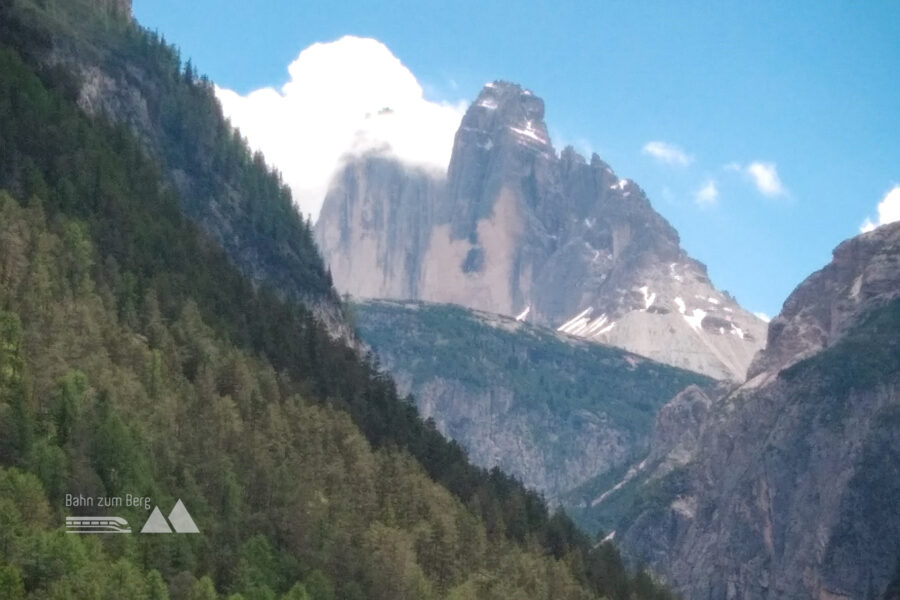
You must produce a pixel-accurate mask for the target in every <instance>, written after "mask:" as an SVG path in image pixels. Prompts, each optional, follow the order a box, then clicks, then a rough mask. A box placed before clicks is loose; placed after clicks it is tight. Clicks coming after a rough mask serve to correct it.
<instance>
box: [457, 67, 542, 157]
mask: <svg viewBox="0 0 900 600" xmlns="http://www.w3.org/2000/svg"><path fill="white" fill-rule="evenodd" d="M467 132H468V133H474V134H475V136H476V137H478V136H479V135H480V136H485V135H486V136H489V139H491V140H492V144H491V145H492V146H493V145H496V144H497V143H498V142H499V141H500V139H501V138H502V137H504V136H506V137H508V138H509V139H511V140H513V141H519V142H521V143H524V144H526V145H533V146H547V147H550V136H549V135H548V134H547V126H546V124H545V123H544V101H543V100H542V99H541V98H539V97H538V96H535V95H534V93H533V92H532V91H531V90H528V89H525V88H523V87H522V86H521V85H519V84H517V83H512V82H508V81H500V80H498V81H493V82H488V83H486V84H485V85H484V87H483V88H482V89H481V92H480V93H479V94H478V97H477V98H476V99H475V102H473V103H472V104H471V106H469V109H468V110H467V111H466V114H465V116H464V117H463V120H462V124H461V126H460V133H463V134H465V133H467Z"/></svg>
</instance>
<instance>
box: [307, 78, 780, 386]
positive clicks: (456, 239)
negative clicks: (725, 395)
mask: <svg viewBox="0 0 900 600" xmlns="http://www.w3.org/2000/svg"><path fill="white" fill-rule="evenodd" d="M316 236H317V241H318V242H319V245H320V248H321V250H322V252H323V255H324V258H325V260H326V262H327V263H328V264H329V265H330V268H331V270H332V273H333V276H334V281H335V285H336V286H337V288H338V289H339V290H341V291H342V292H346V293H349V294H351V295H353V296H356V297H361V298H395V299H420V300H428V301H433V302H449V303H454V304H459V305H462V306H466V307H469V308H474V309H478V310H483V311H488V312H493V313H498V314H502V315H507V316H513V317H519V318H522V319H526V320H528V321H530V322H533V323H536V324H540V325H544V326H550V327H553V328H558V329H559V330H560V331H561V332H562V333H565V334H568V335H572V336H577V337H582V338H587V339H590V340H594V341H600V342H605V343H609V344H613V345H616V346H619V347H622V348H624V349H627V350H630V351H632V352H635V353H638V354H641V355H643V356H647V357H649V358H652V359H654V360H657V361H660V362H663V363H667V364H670V365H673V366H678V367H682V368H687V369H690V370H693V371H696V372H699V373H704V374H707V375H710V376H712V377H716V378H718V379H728V380H734V381H742V380H743V378H744V375H745V373H746V370H747V366H748V365H749V364H750V361H751V359H752V358H753V355H754V354H755V353H756V351H757V350H759V349H760V348H761V347H762V346H763V343H764V341H765V340H764V334H765V324H764V323H763V322H762V321H760V320H759V319H758V318H756V317H755V316H753V315H752V314H750V313H748V312H747V311H745V310H744V309H742V308H741V307H740V306H739V305H738V304H737V302H736V301H735V300H734V299H733V298H731V297H730V296H729V295H728V294H727V293H723V292H720V291H719V290H717V289H716V288H715V287H714V286H713V284H712V283H711V282H710V280H709V277H708V276H707V272H706V268H705V266H704V265H703V264H701V263H699V262H698V261H696V260H694V259H692V258H691V257H690V256H688V255H687V253H685V251H684V250H683V249H682V248H681V246H680V242H679V238H678V234H677V233H676V231H675V230H674V229H673V228H672V226H671V225H669V223H668V222H666V220H665V219H664V218H663V217H662V216H660V215H659V214H658V213H657V212H656V211H655V210H653V208H652V206H651V205H650V202H649V200H648V199H647V197H646V195H645V194H644V192H643V191H642V190H641V189H640V187H639V186H638V185H637V184H635V183H634V182H632V181H629V180H627V179H621V178H619V177H618V176H617V175H616V174H615V173H614V172H613V170H612V168H610V166H609V165H607V164H606V163H604V162H603V161H602V160H601V159H600V158H599V157H598V156H597V155H596V154H595V155H593V156H591V158H590V160H589V161H588V160H586V159H585V158H584V157H582V156H580V155H579V154H578V153H577V152H575V150H574V149H572V148H571V147H567V148H565V149H564V150H562V152H559V153H558V152H557V151H556V149H555V148H554V147H553V145H552V143H551V140H550V137H549V134H548V133H547V126H546V124H545V122H544V103H543V101H542V100H541V99H540V98H539V97H537V96H535V95H534V94H533V93H532V92H531V91H529V90H526V89H523V88H522V87H520V86H518V85H516V84H512V83H507V82H501V81H497V82H493V83H488V84H487V85H486V86H485V87H484V89H483V90H482V91H481V93H480V94H479V95H478V98H477V99H476V100H475V102H474V103H473V104H472V105H471V106H470V107H469V109H468V111H467V112H466V114H465V116H464V117H463V119H462V123H461V125H460V128H459V130H458V132H457V134H456V139H455V143H454V149H453V153H452V157H451V160H450V165H449V168H448V170H447V173H446V174H435V173H431V172H427V171H424V170H421V169H416V168H413V167H408V166H406V165H403V164H401V163H399V162H398V161H396V160H394V159H392V158H390V157H386V156H383V155H372V154H370V155H366V156H362V157H350V158H348V160H347V162H346V164H345V165H344V167H343V168H342V170H341V171H340V172H339V173H338V174H337V175H336V177H335V179H334V181H333V183H332V185H331V188H330V191H329V193H328V195H327V197H326V199H325V202H324V205H323V208H322V213H321V215H320V218H319V221H318V223H317V225H316Z"/></svg>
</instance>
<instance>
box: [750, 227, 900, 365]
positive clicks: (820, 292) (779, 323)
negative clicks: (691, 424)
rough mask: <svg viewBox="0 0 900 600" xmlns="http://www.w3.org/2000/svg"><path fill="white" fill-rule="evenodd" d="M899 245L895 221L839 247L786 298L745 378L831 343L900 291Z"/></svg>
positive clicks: (787, 363) (799, 357)
mask: <svg viewBox="0 0 900 600" xmlns="http://www.w3.org/2000/svg"><path fill="white" fill-rule="evenodd" d="M898 248H900V230H898V228H897V225H885V226H883V227H879V228H877V229H875V230H874V231H871V232H869V233H865V234H862V235H860V236H857V237H854V238H851V239H849V240H847V241H845V242H844V243H842V244H841V245H840V246H838V247H837V248H836V249H835V250H834V256H833V258H832V261H831V263H829V264H828V265H827V266H826V267H825V268H823V269H822V270H821V271H818V272H816V273H814V274H812V275H811V276H810V277H809V278H808V279H807V280H806V281H804V282H803V283H802V284H801V285H800V286H798V287H797V289H796V290H794V292H793V293H792V294H791V295H790V296H789V297H788V299H787V300H786V301H785V303H784V307H783V308H782V310H781V314H779V315H778V316H777V317H776V318H775V319H773V320H772V323H771V325H770V326H769V343H768V347H767V349H766V352H764V353H761V354H760V355H759V356H758V357H757V358H756V360H754V361H753V364H752V366H751V368H750V372H749V376H750V377H754V376H757V375H759V374H761V373H763V372H765V371H777V370H780V369H784V368H786V367H788V366H790V365H791V364H793V363H795V362H797V361H799V360H801V359H803V358H805V357H807V356H810V355H812V354H814V353H816V352H818V351H819V350H821V349H822V348H825V347H827V346H829V345H831V344H833V343H834V342H835V341H837V340H839V339H840V338H841V336H842V335H843V333H844V332H845V331H846V329H847V327H848V326H849V325H852V324H853V323H854V322H855V321H856V320H857V319H858V317H859V316H860V315H861V314H862V313H863V312H865V311H866V310H868V309H869V308H871V307H872V306H873V305H876V304H878V303H882V302H886V301H888V300H890V299H892V298H896V297H897V296H898V295H900V285H898V280H900V276H898V272H900V256H898Z"/></svg>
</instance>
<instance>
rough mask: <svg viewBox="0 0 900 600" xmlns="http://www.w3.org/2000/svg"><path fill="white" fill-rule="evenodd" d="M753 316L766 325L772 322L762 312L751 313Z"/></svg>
mask: <svg viewBox="0 0 900 600" xmlns="http://www.w3.org/2000/svg"><path fill="white" fill-rule="evenodd" d="M753 316H755V317H756V318H757V319H759V320H760V321H765V322H766V323H768V322H770V321H771V320H772V317H770V316H769V315H767V314H766V313H764V312H755V313H753Z"/></svg>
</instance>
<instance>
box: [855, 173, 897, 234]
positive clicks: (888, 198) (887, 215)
mask: <svg viewBox="0 0 900 600" xmlns="http://www.w3.org/2000/svg"><path fill="white" fill-rule="evenodd" d="M895 221H900V185H895V186H894V187H893V188H891V191H889V192H888V193H887V194H885V195H884V198H882V199H881V202H879V203H878V221H877V222H873V221H872V219H866V220H865V222H863V224H862V225H861V226H860V228H859V230H860V231H861V232H862V233H866V232H869V231H872V230H873V229H875V228H876V227H878V226H879V225H886V224H888V223H893V222H895Z"/></svg>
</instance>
